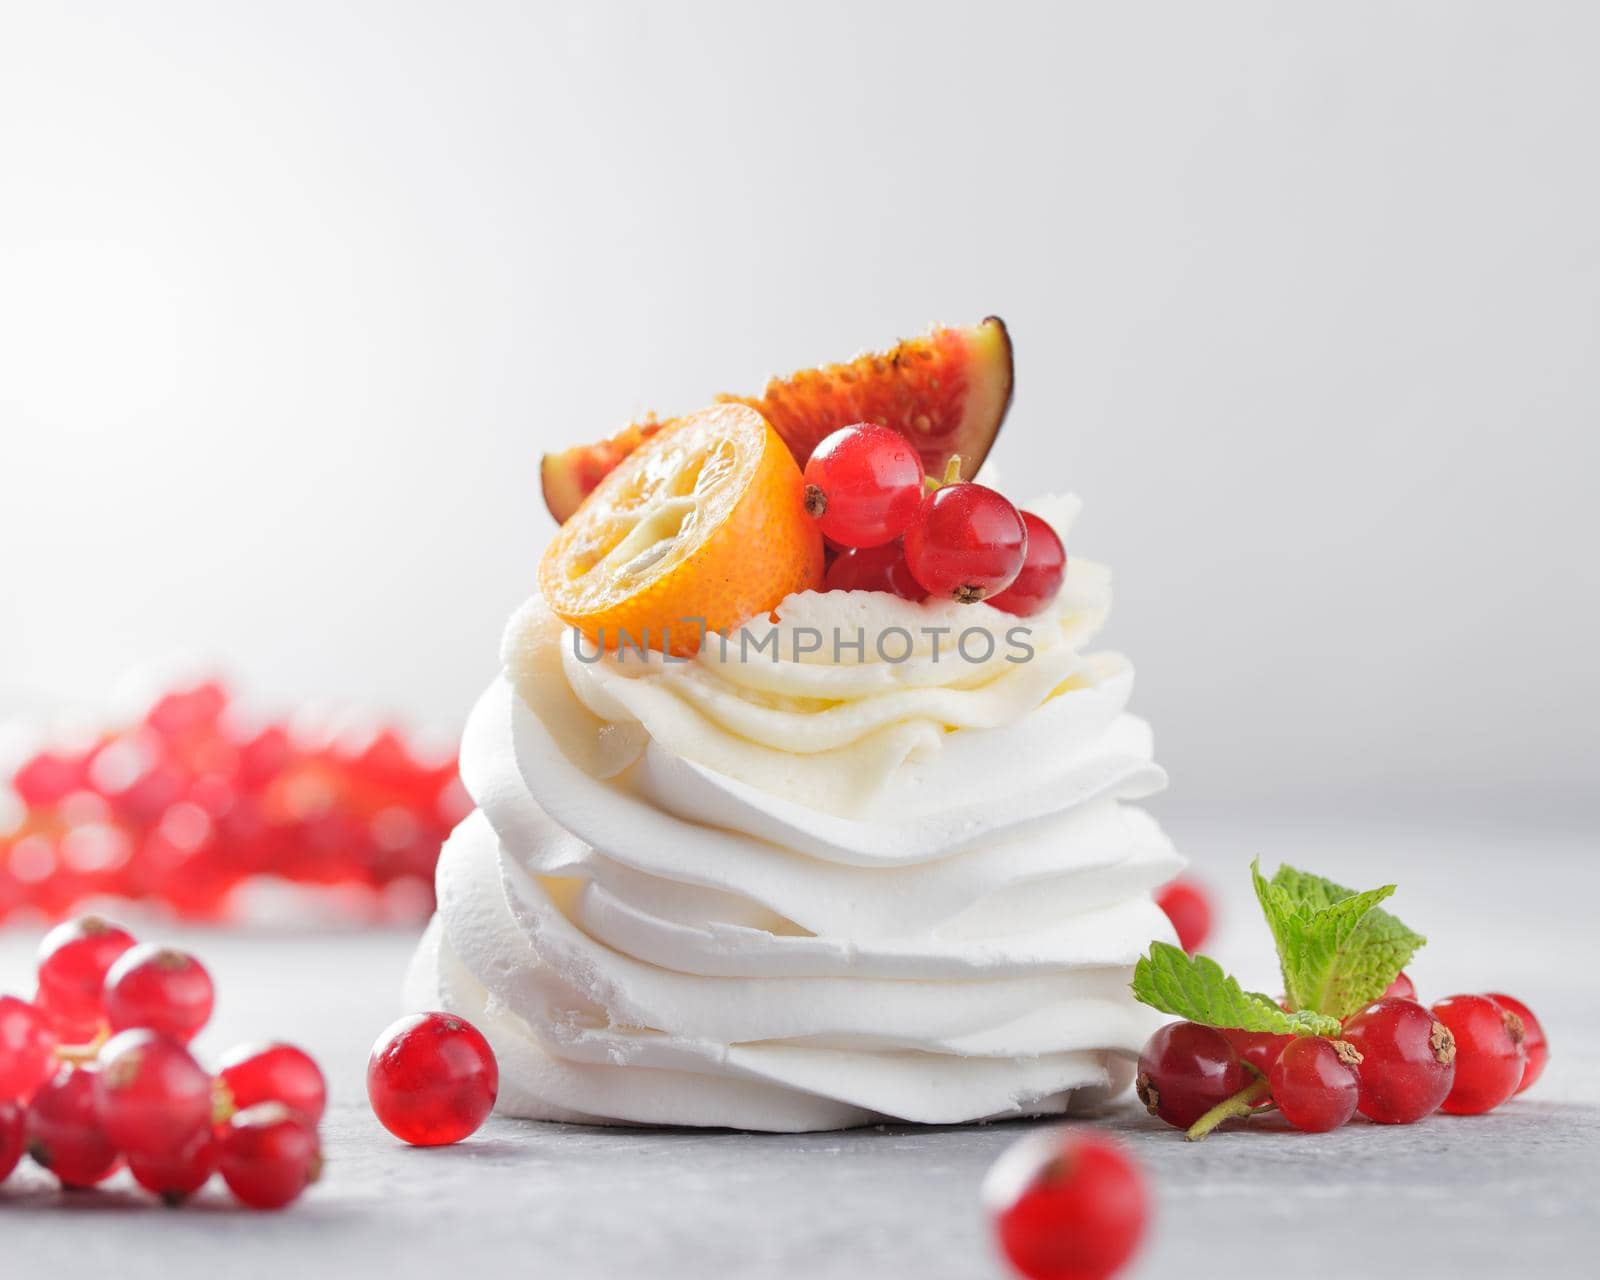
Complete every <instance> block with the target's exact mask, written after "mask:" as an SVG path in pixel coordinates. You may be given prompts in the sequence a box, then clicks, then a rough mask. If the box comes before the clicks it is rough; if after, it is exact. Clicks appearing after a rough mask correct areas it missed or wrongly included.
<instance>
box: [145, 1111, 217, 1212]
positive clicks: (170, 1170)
mask: <svg viewBox="0 0 1600 1280" xmlns="http://www.w3.org/2000/svg"><path fill="white" fill-rule="evenodd" d="M221 1150H222V1146H221V1143H220V1142H218V1140H217V1135H216V1133H215V1132H214V1131H213V1130H212V1129H211V1127H210V1126H209V1125H208V1126H207V1127H206V1128H204V1129H202V1130H201V1131H200V1132H199V1133H197V1134H195V1136H194V1137H193V1138H191V1139H190V1140H189V1143H188V1145H186V1146H184V1147H182V1148H180V1149H179V1150H177V1151H175V1152H173V1153H172V1154H170V1155H163V1156H149V1155H142V1154H140V1153H138V1152H130V1153H129V1155H128V1172H129V1173H131V1174H132V1175H133V1180H134V1181H135V1182H137V1183H138V1184H139V1185H140V1186H141V1187H143V1188H144V1189H145V1190H146V1191H153V1192H155V1194H156V1195H158V1196H160V1197H161V1198H162V1199H163V1200H165V1201H166V1202H167V1203H168V1204H170V1205H178V1204H182V1203H183V1201H185V1200H187V1199H188V1198H189V1197H190V1196H192V1195H193V1194H194V1193H195V1192H196V1191H198V1190H200V1188H201V1187H203V1186H205V1185H206V1182H207V1181H208V1180H209V1179H210V1177H211V1175H212V1174H213V1173H215V1172H216V1170H217V1157H218V1156H219V1155H220V1153H221Z"/></svg>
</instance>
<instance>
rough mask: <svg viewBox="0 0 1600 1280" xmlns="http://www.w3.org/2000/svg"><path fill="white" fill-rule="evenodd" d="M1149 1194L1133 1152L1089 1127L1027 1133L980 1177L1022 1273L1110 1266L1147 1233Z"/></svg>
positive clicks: (1046, 1275) (1055, 1274)
mask: <svg viewBox="0 0 1600 1280" xmlns="http://www.w3.org/2000/svg"><path fill="white" fill-rule="evenodd" d="M1147 1200H1148V1197H1147V1194H1146V1192H1145V1187H1144V1178H1143V1176H1142V1175H1141V1173H1140V1171H1139V1166H1138V1165H1137V1164H1135V1163H1134V1161H1133V1158H1132V1157H1131V1156H1129V1155H1128V1154H1127V1152H1125V1151H1124V1150H1123V1149H1122V1147H1121V1146H1120V1145H1118V1144H1117V1143H1116V1142H1113V1141H1112V1140H1111V1139H1110V1138H1108V1137H1106V1136H1104V1135H1103V1134H1099V1133H1096V1132H1094V1131H1093V1130H1087V1131H1085V1130H1070V1129H1069V1130H1063V1129H1047V1130H1043V1131H1041V1132H1039V1133H1035V1134H1032V1135H1030V1136H1029V1137H1026V1138H1024V1139H1023V1140H1022V1141H1021V1142H1018V1143H1016V1144H1014V1145H1013V1146H1012V1147H1011V1148H1010V1149H1009V1150H1007V1151H1006V1152H1005V1154H1004V1155H1002V1156H1001V1157H1000V1159H998V1160H997V1161H995V1163H994V1166H993V1168H991V1169H990V1170H989V1173H988V1176H987V1177H985V1179H984V1182H983V1202H984V1207H985V1208H986V1209H987V1210H988V1212H989V1215H990V1217H991V1218H992V1219H993V1222H994V1229H995V1235H996V1236H997V1237H998V1239H999V1243H1000V1249H1001V1251H1002V1252H1003V1253H1004V1254H1005V1256H1006V1258H1007V1260H1008V1261H1009V1262H1010V1263H1011V1265H1012V1266H1013V1267H1014V1268H1015V1269H1016V1271H1017V1273H1018V1274H1019V1275H1022V1276H1025V1277H1027V1280H1101V1278H1102V1277H1106V1276H1110V1275H1113V1274H1115V1273H1116V1272H1117V1271H1118V1270H1120V1269H1121V1268H1122V1266H1123V1265H1124V1264H1125V1263H1126V1262H1127V1261H1128V1259H1129V1258H1130V1257H1132V1256H1133V1252H1134V1250H1135V1249H1136V1248H1138V1245H1139V1241H1140V1238H1141V1237H1142V1236H1143V1235H1144V1229H1145V1219H1146V1216H1147V1212H1148V1211H1147V1207H1146V1206H1147Z"/></svg>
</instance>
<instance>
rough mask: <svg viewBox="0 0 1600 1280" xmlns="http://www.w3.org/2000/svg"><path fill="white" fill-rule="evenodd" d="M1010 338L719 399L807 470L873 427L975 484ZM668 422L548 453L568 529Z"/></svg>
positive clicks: (1005, 383) (896, 350) (942, 344)
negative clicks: (775, 438) (747, 412)
mask: <svg viewBox="0 0 1600 1280" xmlns="http://www.w3.org/2000/svg"><path fill="white" fill-rule="evenodd" d="M1012 381H1013V376H1012V359H1011V337H1010V335H1009V334H1008V333H1007V332H1006V326H1005V324H1004V322H1003V321H1001V320H1000V318H999V317H998V316H990V317H989V318H988V319H986V320H983V321H981V322H980V323H978V324H975V325H971V326H967V327H962V328H939V327H934V328H932V329H930V330H929V331H928V332H927V333H925V334H924V335H923V336H922V337H920V338H908V339H906V340H905V341H904V342H901V343H899V344H897V345H896V346H894V347H892V348H891V349H890V350H888V351H885V352H881V353H869V354H867V355H862V356H857V357H856V358H855V359H854V360H851V361H849V362H847V363H844V364H832V365H827V366H824V367H823V368H820V369H805V370H802V371H801V372H799V373H795V374H791V375H790V376H789V377H787V378H774V379H772V380H771V381H770V382H768V383H767V385H766V389H765V390H764V391H763V392H762V393H761V395H760V396H759V397H751V396H733V395H723V396H718V397H717V398H718V400H719V401H722V402H733V403H737V404H745V405H749V406H750V407H751V408H753V409H755V410H757V411H758V412H759V413H760V414H761V415H762V416H763V417H765V418H766V419H767V421H768V422H770V423H771V424H772V426H773V429H774V430H776V431H777V433H778V435H779V436H780V437H781V438H782V440H783V442H784V443H785V444H786V445H788V446H789V451H790V452H791V453H792V454H793V455H794V458H795V461H796V462H797V463H799V464H800V465H801V466H802V467H803V466H804V465H805V463H806V460H807V459H808V458H809V457H810V456H811V451H812V449H814V448H815V447H816V445H817V442H818V441H820V440H821V439H822V438H823V437H824V436H826V435H829V434H830V433H831V432H834V431H837V430H838V429H839V428H840V427H845V426H849V425H850V424H851V423H853V422H876V423H878V424H879V425H881V426H885V427H891V428H893V429H894V430H896V431H898V432H900V433H901V434H902V435H904V436H905V437H906V438H907V439H909V440H910V441H911V442H912V443H913V444H914V445H915V446H916V448H917V452H918V453H919V454H920V455H921V456H922V464H923V469H924V470H926V471H927V472H928V474H930V475H935V476H942V475H943V474H944V471H945V464H946V463H947V462H948V461H949V459H950V457H951V456H952V455H953V454H960V455H961V460H962V468H961V472H962V475H963V476H964V477H965V478H967V479H969V480H970V479H971V478H972V476H973V474H974V473H975V472H976V471H977V469H978V467H979V466H981V465H982V463H983V460H984V458H985V457H986V456H987V455H988V453H989V449H990V448H991V446H993V444H994V441H995V437H996V436H997V435H998V434H999V433H1000V424H1001V423H1002V422H1003V421H1004V420H1005V415H1006V410H1007V409H1008V408H1009V407H1010V404H1011V388H1012ZM670 421H672V420H671V419H668V420H665V421H658V420H657V419H656V418H655V417H654V416H653V415H652V416H651V417H648V418H646V419H645V420H644V421H643V422H638V423H634V424H631V425H629V426H627V427H625V428H624V429H623V430H622V431H620V432H619V433H618V434H616V435H614V436H612V437H611V438H610V439H608V440H602V441H600V442H599V443H598V444H591V445H578V446H576V447H574V448H571V449H565V450H563V451H562V452H560V453H550V454H546V455H545V456H544V458H543V460H542V461H541V462H540V464H539V475H540V480H541V483H542V485H543V489H544V501H545V505H546V506H547V507H548V508H549V509H550V514H551V515H553V516H554V517H555V518H556V520H557V521H558V522H561V521H565V520H566V519H567V518H568V517H569V516H570V515H572V513H573V512H574V511H576V510H577V509H578V507H579V505H580V504H581V503H582V502H583V500H584V498H586V497H588V495H589V494H590V493H591V492H592V491H593V490H594V487H595V486H596V485H598V484H599V483H600V481H601V480H602V479H603V478H604V477H605V476H606V474H607V473H608V472H610V471H611V470H612V469H613V468H615V467H616V466H617V464H618V463H620V462H621V461H622V460H623V459H624V458H625V457H627V456H628V454H630V453H632V452H633V450H634V449H636V448H637V447H638V446H639V445H640V444H641V443H643V442H644V441H645V440H648V439H649V438H650V437H651V436H653V435H655V434H656V432H658V431H660V430H661V428H662V427H664V426H666V425H668V422H670Z"/></svg>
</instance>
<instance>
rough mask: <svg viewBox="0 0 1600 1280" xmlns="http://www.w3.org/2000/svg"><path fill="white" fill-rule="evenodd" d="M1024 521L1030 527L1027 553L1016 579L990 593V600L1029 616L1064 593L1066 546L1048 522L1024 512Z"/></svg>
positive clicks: (1012, 611) (1024, 616) (1008, 611)
mask: <svg viewBox="0 0 1600 1280" xmlns="http://www.w3.org/2000/svg"><path fill="white" fill-rule="evenodd" d="M1022 523H1023V524H1025V525H1026V526H1027V528H1028V554H1027V556H1026V557H1024V559H1023V561H1022V568H1021V570H1020V571H1019V572H1018V573H1017V576H1016V580H1015V581H1013V582H1012V584H1011V585H1010V586H1009V587H1007V588H1006V589H1005V590H1004V591H1001V592H999V593H998V594H997V595H994V596H991V597H990V599H989V603H990V604H992V605H993V606H994V607H995V608H996V609H1004V610H1005V611H1006V612H1007V613H1014V614H1016V615H1017V616H1018V617H1019V618H1028V617H1032V616H1033V615H1034V614H1036V613H1038V612H1039V611H1040V610H1041V609H1043V608H1045V607H1046V606H1047V605H1048V604H1049V603H1050V602H1051V601H1052V600H1054V599H1055V598H1056V596H1058V595H1059V594H1060V593H1061V583H1062V581H1063V579H1065V578H1066V576H1067V549H1066V548H1065V547H1063V546H1062V545H1061V539H1060V538H1059V537H1058V536H1057V535H1056V531H1055V530H1054V529H1053V528H1051V527H1050V522H1049V521H1047V520H1042V519H1040V518H1039V517H1038V516H1036V515H1034V514H1033V512H1031V511H1024V512H1023V513H1022Z"/></svg>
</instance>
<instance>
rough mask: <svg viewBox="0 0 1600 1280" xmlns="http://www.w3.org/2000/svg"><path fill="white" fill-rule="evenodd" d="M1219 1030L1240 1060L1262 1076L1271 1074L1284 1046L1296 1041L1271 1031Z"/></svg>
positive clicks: (1223, 1028)
mask: <svg viewBox="0 0 1600 1280" xmlns="http://www.w3.org/2000/svg"><path fill="white" fill-rule="evenodd" d="M1218 1030H1219V1031H1221V1032H1222V1034H1223V1035H1224V1036H1225V1037H1226V1038H1227V1041H1228V1043H1229V1044H1231V1045H1232V1046H1233V1050H1234V1052H1235V1053H1237V1054H1238V1055H1239V1060H1240V1061H1241V1062H1248V1063H1249V1064H1250V1065H1251V1066H1252V1067H1254V1068H1255V1069H1256V1070H1257V1071H1259V1072H1260V1073H1261V1074H1262V1075H1267V1074H1268V1073H1269V1072H1271V1070H1272V1064H1273V1063H1275V1062H1276V1061H1277V1060H1278V1055H1279V1054H1280V1053H1282V1052H1283V1049H1284V1046H1285V1045H1287V1044H1288V1043H1289V1042H1290V1041H1291V1040H1293V1039H1295V1037H1294V1036H1279V1035H1274V1034H1273V1033H1272V1032H1270V1031H1241V1030H1239V1028H1237V1027H1219V1028H1218Z"/></svg>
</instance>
